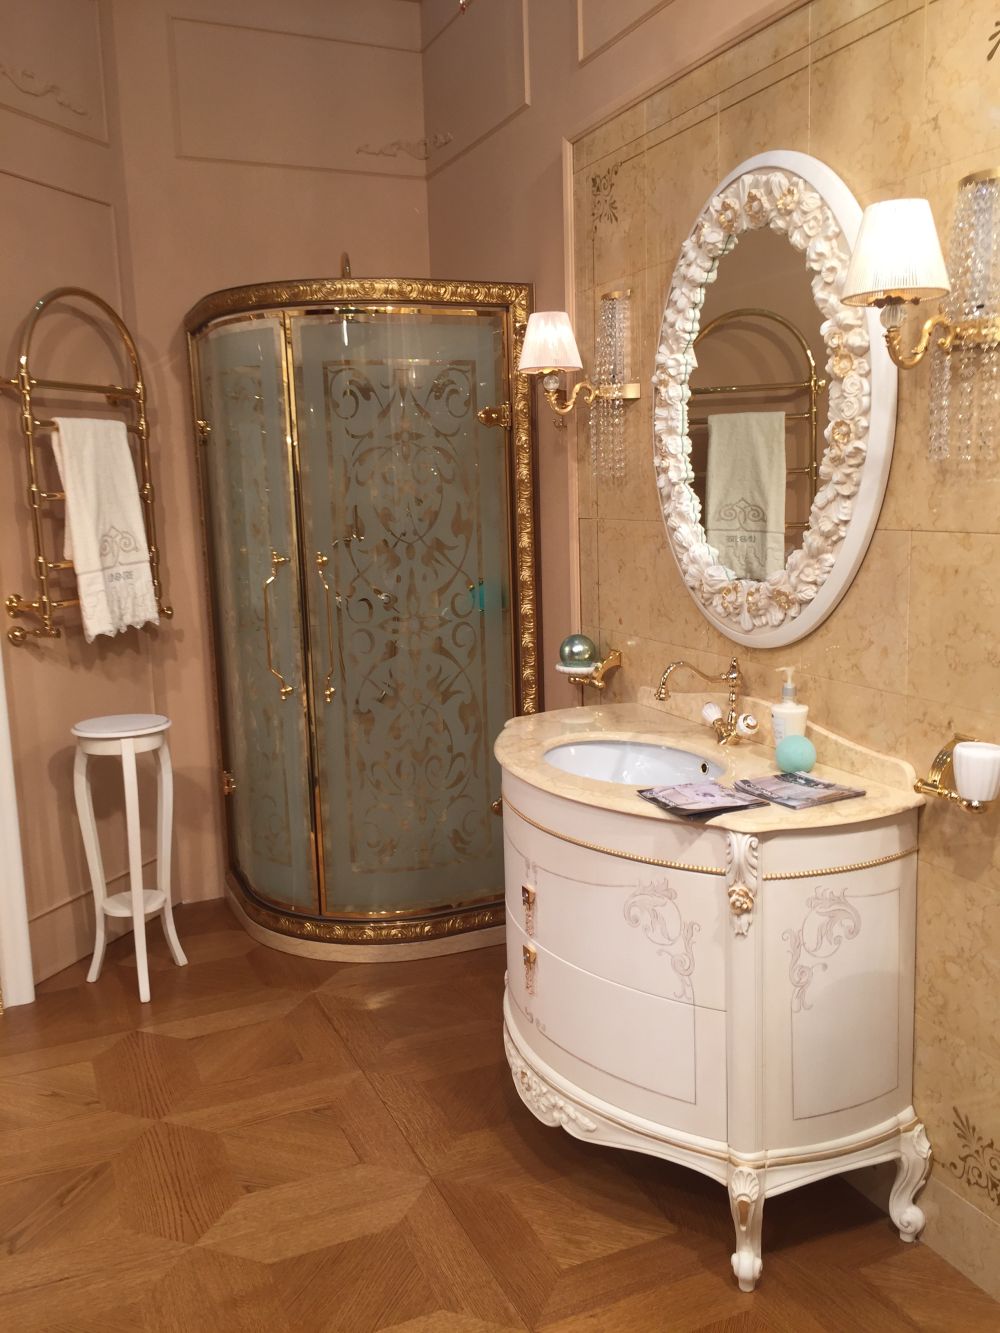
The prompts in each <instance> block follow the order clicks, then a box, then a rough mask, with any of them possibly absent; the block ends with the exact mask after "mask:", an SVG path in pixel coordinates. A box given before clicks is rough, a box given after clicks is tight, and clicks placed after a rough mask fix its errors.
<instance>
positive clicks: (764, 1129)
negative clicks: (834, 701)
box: [497, 705, 930, 1291]
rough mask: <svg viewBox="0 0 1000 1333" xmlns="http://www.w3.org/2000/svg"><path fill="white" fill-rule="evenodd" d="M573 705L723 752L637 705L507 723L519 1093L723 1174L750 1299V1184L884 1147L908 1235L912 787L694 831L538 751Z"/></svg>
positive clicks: (609, 1138) (543, 1107)
mask: <svg viewBox="0 0 1000 1333" xmlns="http://www.w3.org/2000/svg"><path fill="white" fill-rule="evenodd" d="M581 714H591V715H593V716H592V717H591V718H590V719H589V723H590V727H589V730H588V729H587V724H588V720H587V719H583V720H581V716H580V715H581ZM574 715H575V716H574ZM570 717H572V728H573V732H572V736H571V739H572V740H574V741H581V740H583V741H586V740H587V739H588V738H595V737H601V736H607V735H609V734H611V733H617V734H618V735H624V734H632V735H636V734H637V724H639V723H640V722H641V723H643V731H642V733H641V739H642V740H644V741H647V742H648V741H650V740H652V739H654V738H655V736H656V735H657V734H659V736H660V741H661V743H667V744H671V745H684V746H686V747H687V748H688V749H689V750H692V749H696V748H697V747H700V748H701V751H702V752H703V753H704V754H705V755H706V757H707V756H711V757H712V758H714V759H718V758H719V757H720V752H719V750H718V749H717V748H716V747H714V744H713V742H712V739H711V737H710V736H709V735H707V733H705V732H704V729H700V730H699V729H698V728H696V727H694V726H692V725H691V724H690V723H686V722H683V721H681V720H680V719H671V718H670V717H668V716H665V715H663V714H659V715H657V714H654V713H653V712H652V710H650V709H642V708H640V707H639V706H637V705H621V706H618V707H617V708H615V707H611V708H602V709H575V710H569V711H568V712H567V713H565V714H549V715H542V716H541V717H538V718H534V719H531V718H519V719H516V720H515V721H514V722H512V723H510V724H508V727H507V728H506V729H505V732H504V734H503V735H502V736H501V737H500V739H499V741H498V742H497V757H498V758H499V760H500V762H501V765H502V766H503V768H504V777H503V818H504V841H505V865H506V900H507V951H508V958H507V991H506V997H505V1010H504V1012H505V1034H504V1037H505V1045H506V1050H507V1057H508V1060H509V1062H510V1066H511V1070H512V1072H513V1075H514V1079H515V1082H516V1085H517V1088H518V1091H519V1093H520V1095H521V1097H522V1099H523V1101H524V1103H525V1105H526V1106H527V1107H528V1109H529V1110H530V1111H532V1112H533V1114H534V1115H535V1116H537V1117H538V1118H539V1119H540V1120H542V1121H544V1122H545V1123H546V1124H549V1125H558V1126H561V1127H562V1128H563V1129H565V1130H566V1131H568V1132H569V1133H571V1134H573V1135H575V1136H577V1137H578V1138H580V1139H583V1140H587V1141H591V1142H594V1143H603V1144H611V1145H614V1146H616V1147H620V1148H627V1149H633V1150H635V1151H638V1152H645V1153H650V1154H653V1155H655V1156H659V1157H663V1158H666V1159H668V1160H670V1161H674V1162H678V1163H681V1164H683V1165H685V1166H689V1167H692V1168H693V1169H695V1170H698V1171H701V1172H703V1173H705V1174H707V1175H709V1176H712V1177H713V1178H714V1179H716V1180H718V1181H720V1182H721V1183H722V1184H724V1185H725V1186H726V1187H727V1188H728V1191H729V1199H730V1206H731V1210H732V1215H733V1221H734V1223H735V1227H736V1249H735V1253H734V1255H733V1260H732V1263H733V1271H734V1273H735V1275H736V1277H737V1279H738V1281H739V1285H740V1287H741V1288H742V1289H743V1290H745V1291H749V1290H751V1289H752V1288H753V1286H754V1284H755V1282H756V1280H757V1278H758V1276H759V1274H760V1271H761V1255H760V1228H761V1215H762V1210H763V1205H764V1200H765V1198H766V1197H767V1196H768V1195H773V1194H780V1193H782V1192H784V1191H785V1190H789V1189H793V1188H795V1187H796V1186H798V1185H801V1184H804V1183H806V1182H808V1181H810V1180H815V1179H818V1178H820V1177H822V1176H827V1175H831V1174H833V1173H835V1172H839V1171H844V1170H848V1169H851V1168H854V1167H858V1166H862V1165H867V1164H871V1163H875V1162H881V1161H885V1160H889V1159H892V1158H897V1159H898V1160H899V1168H898V1175H897V1180H896V1185H895V1188H894V1190H893V1194H892V1202H891V1213H892V1217H893V1220H894V1222H895V1224H896V1225H897V1227H898V1228H899V1231H900V1235H901V1236H902V1238H903V1239H904V1240H912V1239H913V1238H914V1236H915V1235H916V1234H917V1233H918V1232H919V1230H920V1228H921V1226H922V1225H923V1215H922V1213H921V1212H920V1210H919V1208H917V1207H916V1206H915V1204H914V1203H913V1198H914V1195H915V1193H916V1192H917V1191H918V1190H919V1189H920V1187H921V1186H922V1184H923V1182H924V1179H925V1178H926V1175H927V1172H928V1170H929V1166H930V1147H929V1144H928V1142H927V1139H926V1136H925V1134H924V1131H923V1127H922V1126H921V1125H920V1123H919V1122H918V1120H917V1118H916V1115H915V1113H914V1110H913V1107H912V1105H911V1074H912V1050H913V971H914V920H915V893H916V855H915V852H916V845H917V807H918V806H919V804H920V798H919V797H917V796H916V795H915V794H914V793H913V792H912V790H910V791H909V792H907V791H905V790H904V784H903V782H901V783H900V785H899V788H898V790H897V789H893V788H892V787H890V786H887V785H885V784H884V783H875V782H865V783H862V784H861V785H866V786H867V787H868V795H867V796H866V797H864V798H863V799H859V800H854V801H846V802H841V803H838V804H837V805H836V806H827V807H824V808H821V809H819V810H814V811H809V812H800V813H792V812H789V811H787V810H783V809H781V808H779V807H775V806H768V807H765V808H762V809H760V810H752V811H745V812H743V813H741V814H739V815H734V816H729V817H721V818H717V819H715V820H713V822H712V823H711V824H710V825H708V826H706V825H703V824H692V823H688V822H686V821H681V820H677V819H673V818H671V817H669V816H667V815H665V814H663V813H661V812H659V811H658V810H657V809H655V808H654V807H651V806H648V805H647V804H646V803H644V802H643V801H641V800H640V799H639V798H638V797H637V796H636V795H635V788H626V787H623V786H621V785H620V784H611V783H606V782H595V781H592V780H590V779H584V778H580V777H574V776H573V775H571V774H566V773H563V772H560V771H558V770H557V769H555V768H553V767H552V765H550V764H548V763H546V762H545V758H544V752H545V750H546V749H547V748H552V746H553V745H554V744H557V743H559V742H560V739H562V740H565V739H566V735H565V732H563V731H561V730H560V722H559V721H558V719H560V718H563V719H568V718H570ZM656 727H658V728H660V730H659V731H657V730H655V728H656ZM581 728H583V729H581ZM762 754H763V752H758V753H757V754H756V755H754V754H753V753H752V752H750V751H749V750H748V749H747V750H741V751H740V753H739V755H735V754H734V755H733V756H728V755H727V756H726V757H725V762H726V763H728V764H729V766H730V770H732V771H730V772H729V774H728V775H727V777H728V778H731V777H733V776H739V775H740V772H739V770H740V769H742V770H743V771H745V772H750V771H753V772H755V773H757V774H758V775H759V774H760V773H761V772H763V771H764V765H763V764H762V762H761V758H762ZM888 762H890V763H891V762H894V761H888ZM904 767H905V766H901V768H904ZM829 776H833V777H835V778H839V779H840V780H845V778H847V775H846V774H844V773H835V774H829ZM883 776H884V775H883ZM727 777H724V778H723V779H722V780H723V781H726V780H727ZM903 777H904V780H905V773H904V774H903ZM855 781H857V779H856V778H855Z"/></svg>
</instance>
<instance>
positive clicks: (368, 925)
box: [229, 876, 504, 945]
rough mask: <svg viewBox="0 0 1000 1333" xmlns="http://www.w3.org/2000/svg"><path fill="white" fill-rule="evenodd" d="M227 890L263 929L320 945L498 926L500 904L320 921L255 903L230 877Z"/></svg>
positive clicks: (395, 940) (408, 939)
mask: <svg viewBox="0 0 1000 1333" xmlns="http://www.w3.org/2000/svg"><path fill="white" fill-rule="evenodd" d="M229 888H230V891H231V892H232V893H233V894H234V895H235V897H236V900H237V902H238V903H239V906H240V910H241V911H242V912H244V913H245V915H246V916H248V917H249V918H250V920H251V921H253V922H254V923H255V924H256V925H258V926H263V927H264V929H265V930H273V931H277V933H278V934H280V935H289V936H291V937H292V938H294V939H300V940H315V941H317V942H318V943H322V944H360V945H364V944H418V943H420V942H421V941H422V940H437V939H442V938H444V937H445V936H448V935H462V934H465V933H466V932H468V931H472V930H487V929H489V927H491V926H501V925H503V921H504V904H503V901H502V900H501V901H500V902H498V903H496V904H493V905H490V906H488V907H473V908H466V909H458V910H456V911H453V912H450V913H448V914H447V915H445V916H433V917H423V918H411V919H409V920H406V921H400V920H392V919H390V920H370V921H364V920H354V921H344V920H336V919H330V920H321V919H318V918H316V917H300V916H295V915H291V914H288V913H285V912H281V911H278V910H275V909H273V908H270V907H265V906H263V905H262V904H261V903H259V902H257V900H256V899H255V898H251V897H250V895H249V894H248V893H247V892H246V890H245V889H244V888H243V886H242V884H240V883H239V882H238V881H237V880H236V879H235V878H234V877H232V876H230V878H229Z"/></svg>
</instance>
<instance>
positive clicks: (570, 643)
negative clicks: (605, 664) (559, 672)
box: [559, 634, 597, 666]
mask: <svg viewBox="0 0 1000 1333" xmlns="http://www.w3.org/2000/svg"><path fill="white" fill-rule="evenodd" d="M559 661H560V662H562V664H563V666H587V665H588V663H590V662H596V661H597V644H596V643H595V642H594V641H593V639H588V638H587V636H586V634H570V635H569V636H568V637H567V638H565V639H563V641H562V643H561V644H560V645H559Z"/></svg>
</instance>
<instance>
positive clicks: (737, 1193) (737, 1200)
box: [729, 1166, 764, 1291]
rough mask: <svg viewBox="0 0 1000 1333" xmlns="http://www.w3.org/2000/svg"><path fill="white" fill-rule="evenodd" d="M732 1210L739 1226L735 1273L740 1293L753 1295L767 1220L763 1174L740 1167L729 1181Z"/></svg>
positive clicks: (734, 1260) (734, 1219)
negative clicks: (762, 1229)
mask: <svg viewBox="0 0 1000 1333" xmlns="http://www.w3.org/2000/svg"><path fill="white" fill-rule="evenodd" d="M729 1207H730V1209H731V1210H732V1214H733V1222H734V1224H735V1226H736V1252H735V1253H734V1255H733V1272H734V1273H735V1275H736V1281H737V1282H738V1283H739V1284H740V1291H753V1289H754V1287H755V1286H756V1285H757V1279H758V1278H759V1277H760V1270H761V1268H762V1267H763V1264H762V1262H761V1257H760V1224H761V1222H762V1221H763V1217H764V1177H763V1174H762V1173H761V1172H760V1171H751V1170H750V1169H749V1168H748V1167H745V1166H738V1167H736V1169H735V1170H734V1171H733V1172H732V1174H731V1175H730V1177H729Z"/></svg>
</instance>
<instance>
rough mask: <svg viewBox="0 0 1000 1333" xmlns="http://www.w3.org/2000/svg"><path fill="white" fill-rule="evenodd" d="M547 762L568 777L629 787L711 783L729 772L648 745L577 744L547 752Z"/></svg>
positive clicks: (698, 757) (665, 747)
mask: <svg viewBox="0 0 1000 1333" xmlns="http://www.w3.org/2000/svg"><path fill="white" fill-rule="evenodd" d="M545 761H546V763H549V764H551V765H552V766H553V768H559V769H561V770H562V771H563V772H564V773H573V774H575V775H576V776H577V777H578V778H596V779H597V780H598V781H599V782H623V783H625V784H626V785H627V786H629V787H663V786H671V785H673V784H674V783H678V782H706V781H708V782H710V781H713V780H714V779H715V778H718V777H721V776H722V774H723V772H724V771H725V770H724V769H723V767H722V765H721V764H717V763H715V762H714V761H713V760H711V759H703V758H702V757H701V755H700V754H691V753H690V752H689V751H687V750H675V749H674V748H673V746H670V745H650V744H648V743H646V742H644V741H574V742H572V743H571V744H568V745H556V746H554V747H553V748H552V749H551V750H546V752H545Z"/></svg>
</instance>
